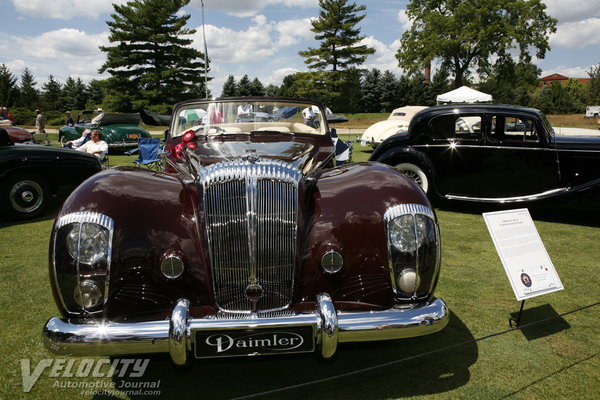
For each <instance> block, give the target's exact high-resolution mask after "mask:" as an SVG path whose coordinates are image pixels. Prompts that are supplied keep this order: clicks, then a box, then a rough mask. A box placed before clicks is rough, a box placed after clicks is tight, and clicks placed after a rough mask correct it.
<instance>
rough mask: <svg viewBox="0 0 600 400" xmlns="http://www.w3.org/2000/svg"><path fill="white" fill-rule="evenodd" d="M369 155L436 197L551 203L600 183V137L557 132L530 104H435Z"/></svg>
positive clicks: (491, 201)
mask: <svg viewBox="0 0 600 400" xmlns="http://www.w3.org/2000/svg"><path fill="white" fill-rule="evenodd" d="M370 160H371V161H379V162H383V163H385V164H389V165H392V166H395V167H396V168H397V169H399V170H400V171H402V172H403V173H405V174H406V175H407V176H409V177H410V178H412V179H413V180H414V181H415V182H417V183H418V184H419V185H420V186H421V188H422V189H423V190H424V191H425V192H426V193H427V194H428V195H429V196H430V197H431V198H442V199H447V200H458V201H472V202H473V201H474V202H485V203H501V204H511V203H533V202H550V201H554V200H558V199H559V198H561V197H565V198H566V197H568V198H574V197H575V196H578V195H581V194H590V193H591V192H593V191H595V190H596V189H598V188H600V137H574V136H563V137H561V136H556V134H555V133H554V130H553V129H552V126H551V125H550V123H549V122H548V120H547V119H546V117H545V115H544V114H543V113H541V112H540V111H538V110H535V109H531V108H522V107H513V106H502V105H490V104H485V105H481V104H471V105H448V106H440V107H431V108H428V109H425V110H423V111H421V112H419V113H418V114H416V115H415V116H414V118H413V120H412V121H411V123H410V126H409V128H408V131H407V132H402V133H399V134H396V135H394V136H392V137H390V138H388V139H387V140H385V141H384V142H383V143H382V144H381V145H380V146H379V147H378V148H377V149H376V150H375V151H374V152H373V154H372V155H371V157H370Z"/></svg>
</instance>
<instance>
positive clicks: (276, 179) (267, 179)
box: [199, 160, 301, 312]
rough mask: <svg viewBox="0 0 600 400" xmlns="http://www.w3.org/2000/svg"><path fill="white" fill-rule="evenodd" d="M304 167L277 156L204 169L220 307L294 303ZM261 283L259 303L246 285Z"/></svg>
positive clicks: (252, 308) (234, 309)
mask: <svg viewBox="0 0 600 400" xmlns="http://www.w3.org/2000/svg"><path fill="white" fill-rule="evenodd" d="M300 176H301V175H300V172H299V171H298V170H297V169H296V168H294V167H293V166H292V165H290V164H287V163H285V162H282V161H277V160H258V161H256V162H253V163H252V162H245V161H241V160H236V161H233V162H223V163H217V164H213V165H211V166H209V167H206V168H204V169H202V170H201V171H200V176H199V179H200V181H201V183H202V184H203V186H204V213H205V220H206V228H207V234H208V241H209V255H210V263H211V271H212V277H213V285H214V291H215V296H216V302H217V304H218V306H219V308H220V309H221V310H222V311H226V312H251V311H259V310H260V311H274V310H280V309H282V308H285V307H286V306H288V305H289V304H290V301H291V296H292V287H293V279H294V263H295V258H296V231H297V207H298V205H297V204H298V196H297V191H298V189H297V188H298V182H299V180H300ZM249 285H254V287H260V288H261V296H260V297H259V298H258V300H257V302H256V306H254V305H253V302H252V301H251V300H250V298H249V297H248V296H247V287H248V286H249Z"/></svg>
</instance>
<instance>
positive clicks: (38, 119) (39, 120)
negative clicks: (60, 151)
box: [35, 108, 50, 145]
mask: <svg viewBox="0 0 600 400" xmlns="http://www.w3.org/2000/svg"><path fill="white" fill-rule="evenodd" d="M35 133H36V134H37V135H43V137H44V138H45V140H46V143H47V144H48V145H50V139H48V134H47V133H46V121H45V120H44V116H43V115H42V113H41V112H40V110H39V109H37V108H36V109H35Z"/></svg>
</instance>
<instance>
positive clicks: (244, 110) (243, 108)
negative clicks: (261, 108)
mask: <svg viewBox="0 0 600 400" xmlns="http://www.w3.org/2000/svg"><path fill="white" fill-rule="evenodd" d="M250 114H252V104H243V105H239V106H238V109H237V116H238V118H240V117H249V116H250Z"/></svg>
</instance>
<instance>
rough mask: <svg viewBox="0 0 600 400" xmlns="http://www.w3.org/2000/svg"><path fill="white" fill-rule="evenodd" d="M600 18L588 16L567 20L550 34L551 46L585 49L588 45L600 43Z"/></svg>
mask: <svg viewBox="0 0 600 400" xmlns="http://www.w3.org/2000/svg"><path fill="white" fill-rule="evenodd" d="M598 32H600V18H588V19H584V20H581V21H577V22H567V23H564V24H560V25H559V26H558V27H557V30H556V33H554V34H552V35H551V36H550V45H551V46H557V47H558V46H561V47H568V48H575V49H583V48H584V47H586V46H598V45H600V34H599V33H598Z"/></svg>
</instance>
